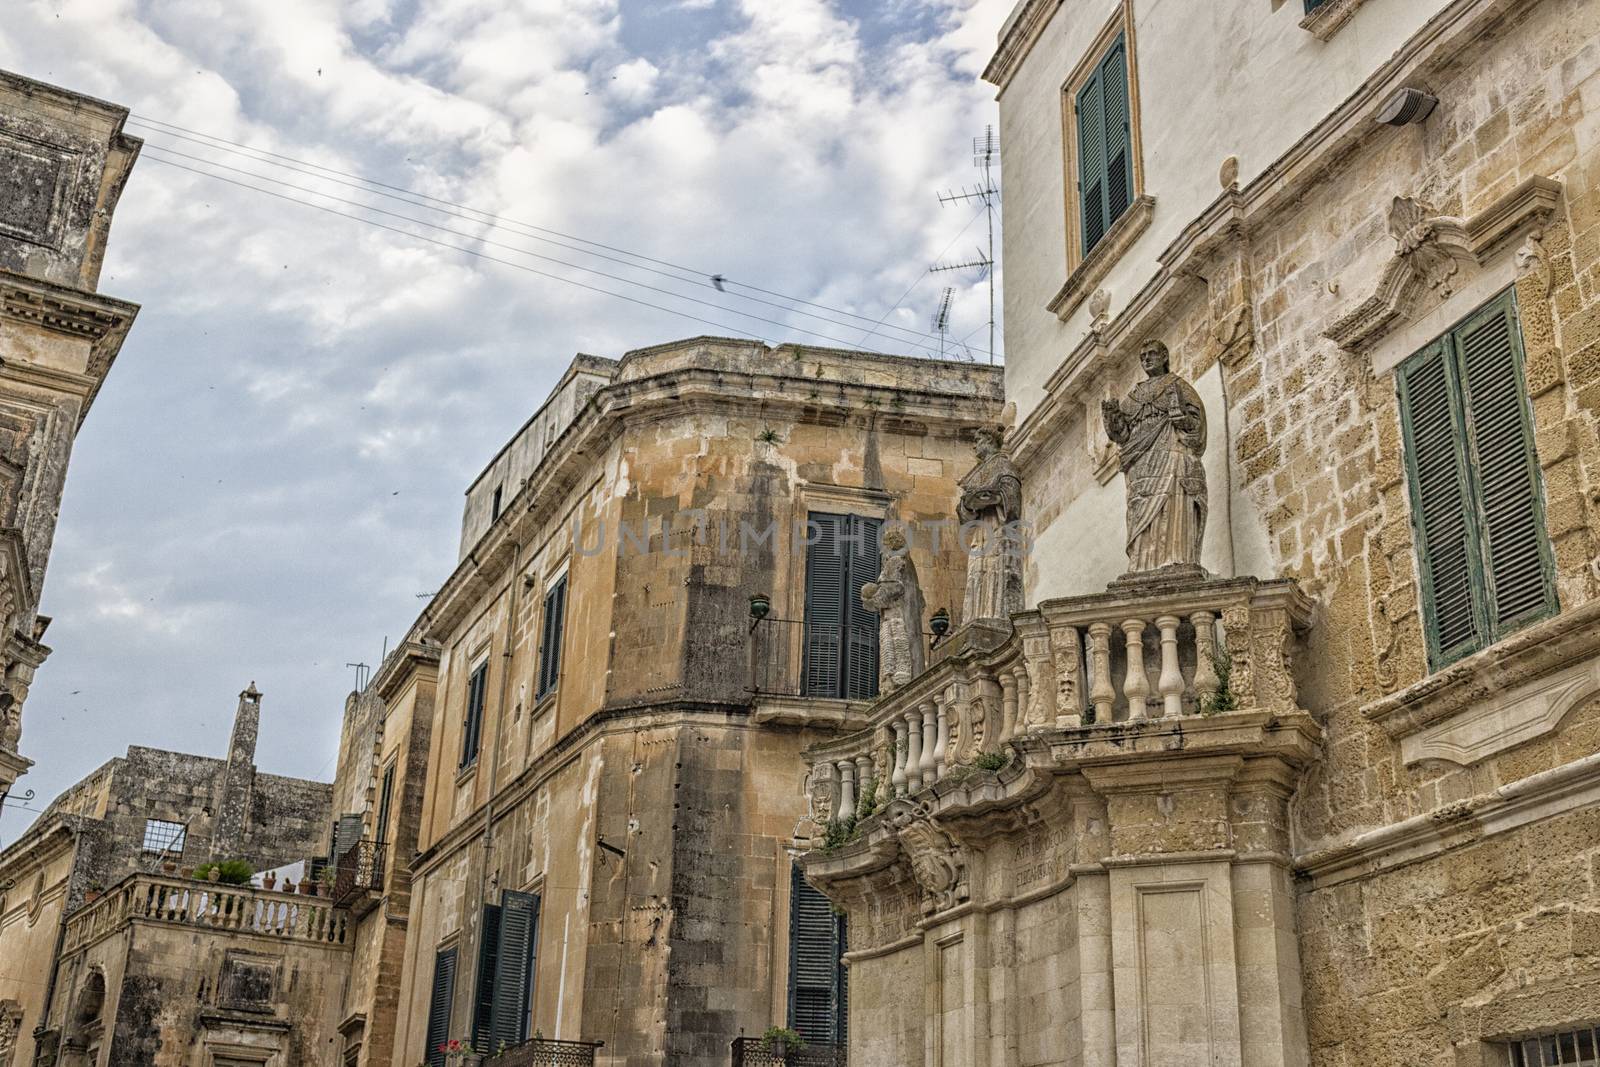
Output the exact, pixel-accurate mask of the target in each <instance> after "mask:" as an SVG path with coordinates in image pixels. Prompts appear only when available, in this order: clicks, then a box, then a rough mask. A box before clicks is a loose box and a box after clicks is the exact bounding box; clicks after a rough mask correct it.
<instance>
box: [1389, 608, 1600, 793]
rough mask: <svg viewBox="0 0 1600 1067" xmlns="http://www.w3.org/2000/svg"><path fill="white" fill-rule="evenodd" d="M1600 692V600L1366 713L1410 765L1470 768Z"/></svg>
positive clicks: (1549, 726)
mask: <svg viewBox="0 0 1600 1067" xmlns="http://www.w3.org/2000/svg"><path fill="white" fill-rule="evenodd" d="M1597 693H1600V601H1591V602H1589V603H1588V604H1584V605H1582V606H1580V607H1577V608H1574V609H1572V610H1570V611H1565V612H1562V613H1561V614H1560V615H1557V616H1556V617H1555V618H1553V619H1547V620H1546V621H1544V622H1541V623H1537V624H1535V625H1533V626H1530V627H1528V628H1527V629H1525V630H1521V631H1518V632H1517V633H1515V634H1513V635H1511V636H1510V637H1508V638H1506V639H1505V640H1504V641H1501V642H1499V643H1498V644H1495V645H1491V646H1490V647H1488V648H1486V649H1484V650H1482V651H1481V652H1477V653H1475V654H1473V655H1471V656H1469V657H1467V658H1466V659H1464V660H1461V661H1460V662H1458V663H1453V664H1451V665H1450V666H1448V667H1446V668H1444V669H1443V670H1441V671H1439V672H1437V673H1435V674H1432V675H1430V676H1429V677H1427V678H1424V679H1423V680H1422V681H1420V682H1417V683H1416V684H1414V685H1411V686H1408V687H1406V688H1405V689H1402V690H1400V691H1399V692H1398V693H1393V694H1390V695H1389V696H1386V697H1383V698H1381V699H1379V700H1375V701H1373V702H1372V703H1370V704H1367V705H1365V706H1364V707H1362V709H1361V714H1362V715H1363V716H1365V717H1366V719H1367V720H1368V721H1369V722H1372V723H1376V724H1377V725H1378V726H1381V727H1382V728H1383V730H1384V732H1385V733H1386V734H1388V735H1389V736H1390V737H1391V738H1393V739H1394V740H1396V741H1398V742H1400V750H1401V755H1402V757H1403V758H1404V760H1405V762H1406V763H1408V764H1410V763H1416V762H1419V761H1421V760H1424V759H1443V760H1449V761H1450V762H1452V763H1458V764H1461V765H1462V766H1470V765H1472V764H1473V763H1476V762H1478V761H1479V760H1482V759H1485V758H1487V757H1488V756H1491V755H1493V754H1495V753H1496V752H1501V751H1504V750H1505V749H1507V748H1510V747H1511V746H1513V745H1520V744H1522V743H1523V742H1526V741H1531V740H1533V739H1534V738H1536V737H1542V736H1544V735H1545V734H1548V733H1551V732H1552V731H1554V730H1555V729H1556V727H1557V726H1558V725H1559V724H1560V722H1561V719H1562V717H1563V716H1564V715H1566V713H1567V712H1568V711H1570V710H1572V708H1573V707H1575V706H1576V705H1577V704H1578V703H1579V702H1580V701H1581V700H1583V699H1584V698H1586V697H1589V696H1593V695H1596V694H1597Z"/></svg>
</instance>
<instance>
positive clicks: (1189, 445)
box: [1101, 340, 1206, 574]
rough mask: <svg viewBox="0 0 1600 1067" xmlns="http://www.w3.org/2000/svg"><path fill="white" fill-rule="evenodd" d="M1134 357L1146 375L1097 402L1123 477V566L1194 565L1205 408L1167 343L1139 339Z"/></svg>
mask: <svg viewBox="0 0 1600 1067" xmlns="http://www.w3.org/2000/svg"><path fill="white" fill-rule="evenodd" d="M1139 362H1140V364H1141V365H1142V366H1143V367H1144V372H1145V374H1146V375H1147V376H1148V377H1146V379H1145V380H1144V381H1142V382H1140V383H1139V384H1138V385H1136V386H1134V387H1133V391H1132V392H1130V393H1129V394H1128V395H1127V396H1126V397H1124V398H1123V399H1122V400H1107V401H1104V402H1102V404H1101V414H1102V416H1103V417H1104V419H1105V425H1106V435H1107V436H1108V437H1110V438H1111V440H1112V442H1113V443H1115V444H1116V445H1118V446H1119V447H1120V448H1121V450H1122V473H1123V474H1124V475H1125V476H1126V478H1127V482H1128V570H1129V572H1130V573H1134V574H1138V573H1142V572H1145V571H1154V570H1159V569H1161V568H1163V567H1173V566H1186V567H1198V566H1199V565H1200V541H1201V539H1202V538H1203V537H1204V536H1205V530H1206V472H1205V468H1204V467H1203V466H1202V465H1201V456H1203V455H1204V454H1205V450H1206V409H1205V406H1204V405H1203V404H1201V402H1200V394H1199V393H1196V392H1195V390H1194V386H1192V385H1190V384H1189V383H1188V382H1186V381H1184V380H1183V379H1182V378H1180V377H1178V376H1177V375H1176V374H1174V373H1172V365H1171V356H1170V354H1169V353H1168V351H1167V346H1166V345H1164V344H1162V343H1161V342H1160V341H1156V340H1150V341H1146V342H1145V343H1144V347H1143V348H1141V349H1140V350H1139Z"/></svg>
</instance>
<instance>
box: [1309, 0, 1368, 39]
mask: <svg viewBox="0 0 1600 1067" xmlns="http://www.w3.org/2000/svg"><path fill="white" fill-rule="evenodd" d="M1366 2H1367V0H1326V2H1325V3H1322V4H1319V5H1318V6H1317V8H1316V10H1315V11H1312V12H1311V13H1310V14H1309V15H1307V16H1306V17H1305V18H1303V19H1301V20H1300V28H1301V29H1302V30H1305V31H1306V32H1307V33H1309V34H1311V35H1312V36H1313V37H1315V38H1316V39H1317V40H1319V41H1331V40H1332V39H1333V35H1334V34H1336V33H1338V32H1339V30H1340V29H1341V28H1342V27H1343V26H1344V24H1345V23H1347V22H1349V21H1350V19H1351V17H1352V16H1354V15H1355V13H1356V12H1357V11H1359V10H1361V5H1363V4H1365V3H1366Z"/></svg>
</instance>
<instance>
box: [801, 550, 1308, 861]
mask: <svg viewBox="0 0 1600 1067" xmlns="http://www.w3.org/2000/svg"><path fill="white" fill-rule="evenodd" d="M1310 612H1311V603H1310V601H1309V600H1308V599H1307V598H1306V597H1305V595H1304V594H1303V593H1302V592H1301V591H1300V589H1299V587H1298V586H1297V585H1296V584H1295V583H1294V582H1293V581H1291V580H1288V579H1277V580H1271V581H1263V580H1260V579H1256V578H1225V579H1224V578H1210V577H1205V576H1199V575H1184V576H1172V577H1155V578H1149V579H1144V580H1133V581H1123V582H1118V583H1113V585H1112V586H1111V588H1110V589H1108V591H1107V592H1105V593H1099V594H1093V595H1090V596H1079V597H1070V598H1066V599H1061V600H1052V601H1047V602H1045V603H1043V604H1041V605H1040V606H1039V607H1038V608H1036V609H1034V610H1032V611H1027V612H1023V613H1020V614H1018V615H1016V616H1015V617H1014V618H1013V620H1012V625H1013V629H1012V632H1011V634H1010V636H1009V637H1007V638H1005V639H1004V640H1003V641H1002V642H1001V643H1000V644H998V645H997V646H995V647H991V648H989V649H987V650H985V649H983V648H982V647H981V646H980V647H968V648H965V649H963V650H962V651H961V652H959V653H958V654H956V655H953V656H950V657H949V658H946V659H944V660H942V661H940V662H938V663H936V664H934V665H933V666H932V667H930V668H929V669H928V670H927V671H925V672H924V673H923V674H922V675H921V676H920V677H918V678H916V679H913V680H912V681H911V683H910V684H908V685H907V686H905V687H904V688H903V689H900V690H897V691H895V692H893V693H890V694H887V695H885V696H880V697H879V698H878V700H877V702H876V703H875V704H874V706H873V707H872V710H871V713H870V725H869V726H868V727H867V728H866V729H864V730H860V731H858V732H856V733H852V734H849V735H846V736H844V737H840V738H838V739H835V740H832V741H829V742H827V743H826V744H822V745H818V746H816V747H814V748H812V749H810V750H809V751H808V752H807V753H806V758H807V761H808V763H809V765H810V767H811V774H810V777H809V779H808V789H809V791H810V794H811V821H812V822H813V823H816V824H818V826H817V829H818V830H819V831H820V829H821V826H822V824H826V823H828V822H835V821H839V820H844V819H847V818H850V817H852V816H854V817H864V816H865V815H866V814H868V813H870V812H871V811H872V810H874V809H875V808H876V807H877V806H881V805H882V804H883V803H885V802H886V801H887V800H888V799H889V798H890V797H891V796H906V795H908V794H910V793H915V792H917V791H918V790H920V789H922V788H923V787H925V786H928V785H932V784H933V783H934V782H936V781H939V780H940V779H941V778H943V777H945V776H946V775H948V774H951V773H953V772H956V771H957V770H958V769H960V768H963V767H970V766H972V765H973V764H974V762H975V761H977V760H979V759H980V757H981V756H982V755H983V754H984V753H997V752H998V751H999V750H1000V748H1001V746H1002V745H1003V744H1004V743H1005V742H1006V741H1008V740H1010V739H1011V738H1012V737H1015V736H1019V735H1024V734H1031V733H1039V732H1044V731H1048V730H1085V731H1097V732H1101V731H1116V730H1127V729H1129V728H1130V727H1134V726H1137V724H1139V723H1141V722H1145V721H1148V720H1154V719H1175V718H1180V717H1183V716H1190V715H1209V714H1217V713H1221V712H1226V711H1235V710H1255V711H1259V710H1284V711H1287V710H1290V709H1292V708H1294V707H1295V701H1296V693H1295V684H1294V679H1293V675H1292V662H1291V660H1292V655H1293V635H1294V633H1295V631H1297V630H1302V629H1304V628H1305V627H1306V626H1307V625H1308V624H1309V621H1310Z"/></svg>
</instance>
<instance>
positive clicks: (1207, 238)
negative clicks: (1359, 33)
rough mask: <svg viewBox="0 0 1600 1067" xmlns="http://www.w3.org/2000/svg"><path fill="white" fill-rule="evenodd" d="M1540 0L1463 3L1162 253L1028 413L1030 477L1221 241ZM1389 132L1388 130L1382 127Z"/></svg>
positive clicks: (1286, 198) (1321, 170)
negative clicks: (1409, 92)
mask: <svg viewBox="0 0 1600 1067" xmlns="http://www.w3.org/2000/svg"><path fill="white" fill-rule="evenodd" d="M1537 2H1538V0H1455V2H1454V3H1452V4H1451V5H1450V6H1448V7H1447V8H1446V9H1445V10H1443V11H1441V12H1440V13H1439V14H1438V15H1436V16H1434V17H1433V18H1432V19H1431V20H1430V21H1429V22H1428V23H1427V25H1425V26H1424V27H1423V28H1422V29H1421V30H1419V31H1418V32H1417V33H1416V34H1414V35H1413V36H1412V37H1411V39H1410V40H1408V41H1406V43H1405V44H1404V45H1402V46H1401V47H1400V49H1399V50H1398V51H1396V52H1395V54H1394V55H1393V56H1391V57H1390V58H1389V59H1388V60H1386V61H1385V62H1384V63H1383V64H1382V65H1381V66H1380V67H1379V68H1378V69H1377V70H1376V71H1374V72H1373V75H1372V77H1370V78H1369V79H1367V81H1366V82H1365V83H1363V85H1362V87H1361V88H1360V89H1359V90H1357V91H1356V92H1355V93H1354V94H1352V95H1351V96H1350V97H1349V98H1348V99H1347V100H1345V101H1344V103H1342V104H1340V105H1339V106H1338V107H1337V108H1335V109H1334V110H1333V111H1331V112H1329V113H1328V115H1327V116H1326V117H1324V118H1323V120H1322V121H1321V122H1319V123H1318V124H1317V125H1316V126H1315V127H1313V128H1312V129H1311V130H1310V131H1309V132H1308V133H1307V134H1306V135H1305V136H1304V137H1302V138H1301V139H1300V140H1299V141H1298V142H1296V143H1295V144H1294V145H1293V146H1292V147H1290V148H1289V150H1288V151H1286V152H1284V153H1283V155H1281V156H1280V157H1278V159H1277V160H1275V161H1274V162H1273V163H1272V164H1271V165H1269V166H1268V167H1267V168H1266V169H1265V170H1264V171H1262V172H1261V173H1260V174H1259V175H1258V176H1256V178H1255V179H1253V180H1252V181H1250V182H1249V184H1248V185H1246V186H1244V187H1242V188H1232V187H1230V188H1228V189H1225V190H1224V191H1223V192H1222V194H1221V195H1220V196H1219V197H1218V198H1217V199H1216V200H1214V201H1213V202H1212V203H1211V204H1210V205H1209V206H1208V207H1207V208H1206V209H1205V210H1204V211H1202V212H1201V213H1200V214H1199V215H1198V216H1197V217H1196V218H1195V219H1194V220H1193V221H1192V222H1191V223H1190V224H1189V225H1188V226H1186V227H1185V228H1184V229H1183V231H1182V232H1181V233H1180V234H1179V235H1178V237H1177V238H1176V239H1175V240H1174V241H1173V242H1172V244H1171V245H1169V246H1168V247H1167V248H1166V250H1164V251H1163V252H1162V253H1161V254H1160V255H1159V256H1158V257H1157V259H1158V261H1159V263H1160V264H1161V266H1160V269H1159V270H1158V271H1157V272H1156V273H1155V274H1154V275H1152V276H1151V277H1150V278H1149V280H1148V281H1146V283H1145V284H1144V285H1143V286H1142V287H1141V288H1140V289H1139V290H1138V291H1137V292H1135V293H1134V295H1133V296H1132V298H1131V299H1129V301H1128V302H1127V304H1126V305H1125V306H1124V307H1123V308H1122V310H1121V311H1120V312H1119V313H1118V314H1116V315H1115V316H1112V317H1110V319H1109V320H1108V321H1107V323H1106V324H1105V325H1104V327H1103V328H1101V329H1097V330H1091V331H1089V332H1088V333H1087V334H1086V335H1085V336H1084V337H1083V339H1082V340H1081V341H1079V343H1078V344H1077V346H1076V347H1074V348H1073V349H1072V350H1071V351H1070V352H1069V353H1067V355H1066V357H1065V358H1064V359H1063V360H1062V362H1061V365H1060V366H1059V367H1058V368H1057V369H1056V371H1055V373H1054V374H1052V375H1051V377H1050V378H1049V380H1048V381H1047V382H1046V383H1045V396H1044V398H1043V399H1042V400H1041V401H1040V402H1039V404H1038V405H1036V406H1035V407H1034V409H1033V410H1032V411H1031V412H1029V413H1028V415H1027V417H1026V418H1025V419H1024V420H1023V421H1022V423H1021V425H1020V426H1019V427H1018V428H1017V430H1016V431H1015V434H1014V436H1013V437H1011V439H1010V441H1009V443H1008V448H1009V450H1010V452H1011V455H1012V458H1013V459H1014V460H1015V461H1016V463H1017V466H1018V467H1020V468H1022V470H1023V471H1024V473H1025V474H1026V471H1027V470H1028V469H1029V468H1030V467H1032V466H1033V465H1034V464H1035V463H1037V462H1038V461H1039V460H1040V459H1041V458H1042V457H1043V456H1046V455H1048V454H1049V452H1050V450H1051V449H1052V448H1053V447H1055V444H1056V441H1057V439H1058V437H1059V435H1060V433H1061V432H1062V431H1063V430H1064V429H1065V427H1066V426H1067V425H1068V424H1069V423H1070V422H1071V421H1072V420H1073V418H1074V417H1076V416H1077V415H1078V413H1079V412H1080V411H1081V407H1082V400H1083V394H1084V392H1085V390H1087V389H1088V388H1090V386H1091V385H1092V383H1093V382H1094V381H1095V380H1096V379H1097V378H1098V377H1099V376H1100V375H1101V374H1103V373H1104V371H1105V368H1106V367H1107V366H1111V365H1120V364H1121V362H1122V360H1124V359H1126V358H1131V357H1132V355H1133V352H1134V349H1135V348H1136V346H1137V345H1138V343H1139V342H1140V341H1141V340H1143V338H1144V337H1145V336H1146V335H1147V334H1148V333H1150V332H1152V331H1153V330H1155V329H1157V328H1158V326H1159V325H1160V324H1161V323H1163V322H1165V321H1167V320H1168V319H1170V318H1171V317H1173V316H1175V315H1176V314H1177V313H1178V312H1179V311H1180V309H1181V308H1183V307H1185V306H1187V303H1188V301H1190V300H1191V299H1192V293H1193V287H1194V283H1195V282H1196V281H1197V280H1199V279H1202V278H1205V277H1206V274H1205V271H1204V269H1203V268H1201V267H1200V265H1201V264H1205V263H1207V262H1208V261H1210V260H1212V259H1213V258H1214V256H1215V253H1216V251H1217V249H1218V248H1219V247H1220V245H1221V243H1222V242H1223V241H1225V240H1227V239H1229V238H1231V237H1233V236H1235V235H1238V234H1241V233H1244V232H1247V231H1248V230H1250V229H1252V228H1253V227H1254V226H1256V225H1258V224H1259V223H1258V220H1262V219H1265V218H1266V217H1269V216H1271V215H1273V214H1275V213H1277V212H1278V211H1280V210H1286V209H1290V208H1292V206H1293V204H1294V202H1295V200H1296V199H1297V198H1298V197H1300V196H1301V195H1302V194H1303V193H1304V191H1305V190H1306V189H1307V188H1309V187H1311V186H1312V185H1314V184H1315V183H1316V182H1318V181H1320V180H1321V179H1322V178H1323V176H1324V175H1325V174H1326V172H1327V171H1328V170H1329V169H1330V168H1331V167H1334V166H1337V165H1338V164H1339V162H1340V160H1342V159H1343V158H1345V156H1346V154H1347V153H1348V152H1350V151H1351V150H1352V149H1353V148H1354V147H1355V146H1357V145H1358V144H1360V143H1361V142H1363V141H1366V140H1369V139H1371V138H1372V137H1373V136H1375V134H1374V132H1373V123H1372V111H1373V109H1374V108H1376V107H1377V106H1378V104H1379V103H1380V102H1381V101H1383V100H1384V99H1385V98H1386V97H1387V96H1388V95H1389V94H1390V93H1392V92H1394V91H1395V90H1396V89H1398V88H1401V87H1403V86H1406V85H1410V84H1416V83H1417V82H1419V81H1425V80H1426V79H1427V78H1429V77H1431V76H1433V75H1434V74H1436V73H1438V72H1440V71H1443V70H1444V69H1446V68H1447V67H1448V66H1449V64H1450V63H1452V62H1453V61H1454V60H1455V58H1456V56H1457V55H1458V54H1459V53H1460V52H1461V51H1462V50H1463V49H1465V48H1469V47H1472V46H1473V45H1474V44H1475V43H1476V42H1477V41H1478V40H1479V39H1480V38H1481V37H1482V36H1483V35H1484V34H1485V33H1487V32H1489V31H1490V30H1491V29H1492V27H1493V26H1494V25H1496V24H1497V23H1499V22H1500V21H1501V20H1503V19H1505V18H1507V17H1509V16H1511V15H1514V14H1515V13H1516V12H1517V11H1519V10H1521V9H1523V8H1526V7H1528V6H1530V5H1531V4H1533V3H1537ZM1379 132H1380V134H1381V131H1379Z"/></svg>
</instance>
